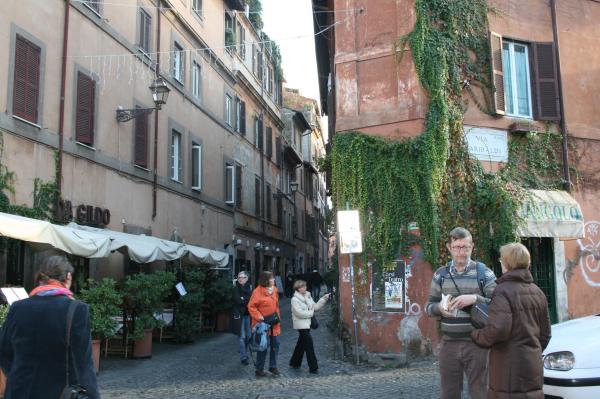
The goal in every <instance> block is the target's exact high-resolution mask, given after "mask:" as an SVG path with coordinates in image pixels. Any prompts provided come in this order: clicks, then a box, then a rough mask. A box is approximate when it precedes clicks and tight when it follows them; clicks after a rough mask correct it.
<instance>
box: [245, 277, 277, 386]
mask: <svg viewBox="0 0 600 399" xmlns="http://www.w3.org/2000/svg"><path fill="white" fill-rule="evenodd" d="M248 312H249V313H250V317H252V328H254V326H255V325H256V324H257V323H259V322H262V321H264V320H265V319H270V318H272V315H273V314H274V313H275V314H277V318H278V319H279V320H281V314H280V313H279V293H278V292H277V287H275V277H274V276H273V273H271V272H267V271H264V272H262V273H261V274H260V277H259V279H258V285H257V287H256V288H255V289H254V291H253V292H252V296H251V297H250V302H249V303H248ZM280 334H281V323H276V324H274V325H272V327H271V328H270V329H269V335H270V337H269V348H270V350H271V351H270V356H269V372H271V374H273V375H275V376H278V375H279V374H280V373H279V370H278V369H277V355H278V354H279V335H280ZM266 359H267V349H265V350H264V351H262V352H258V353H257V355H256V376H257V377H265V376H267V373H265V371H264V367H265V362H266Z"/></svg>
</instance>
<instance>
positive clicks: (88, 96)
mask: <svg viewBox="0 0 600 399" xmlns="http://www.w3.org/2000/svg"><path fill="white" fill-rule="evenodd" d="M95 92H96V82H94V80H93V79H92V78H91V77H89V76H87V75H86V74H84V73H82V72H78V73H77V110H76V115H75V139H76V140H77V141H79V142H80V143H83V144H87V145H89V146H93V145H94V102H95V97H96V93H95Z"/></svg>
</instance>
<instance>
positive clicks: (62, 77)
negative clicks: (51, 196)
mask: <svg viewBox="0 0 600 399" xmlns="http://www.w3.org/2000/svg"><path fill="white" fill-rule="evenodd" d="M70 10H71V0H65V21H64V24H63V48H62V64H61V72H60V73H61V75H60V105H59V107H60V108H59V111H58V159H57V161H56V163H57V164H56V165H55V166H56V171H55V173H56V189H57V190H58V198H57V200H59V199H60V197H61V193H62V159H63V145H64V144H63V143H64V133H63V132H64V128H65V86H66V81H67V51H68V44H69V12H70Z"/></svg>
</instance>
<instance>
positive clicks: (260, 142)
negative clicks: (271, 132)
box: [257, 117, 264, 152]
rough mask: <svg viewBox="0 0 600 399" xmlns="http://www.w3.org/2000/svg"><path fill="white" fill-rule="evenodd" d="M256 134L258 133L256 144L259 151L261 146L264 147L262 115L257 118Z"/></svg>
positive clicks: (261, 148)
mask: <svg viewBox="0 0 600 399" xmlns="http://www.w3.org/2000/svg"><path fill="white" fill-rule="evenodd" d="M257 134H258V137H257V140H258V143H257V144H258V149H259V150H260V152H262V151H263V148H264V140H263V120H262V117H260V118H259V119H258V132H257Z"/></svg>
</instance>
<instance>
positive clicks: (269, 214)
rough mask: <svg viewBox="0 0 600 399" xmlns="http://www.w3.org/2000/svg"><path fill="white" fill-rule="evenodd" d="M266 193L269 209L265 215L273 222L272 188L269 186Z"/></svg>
mask: <svg viewBox="0 0 600 399" xmlns="http://www.w3.org/2000/svg"><path fill="white" fill-rule="evenodd" d="M266 191H267V192H266V194H265V195H266V197H267V198H266V199H267V209H266V210H265V215H266V217H267V220H268V221H271V186H270V185H269V184H267V187H266Z"/></svg>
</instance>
